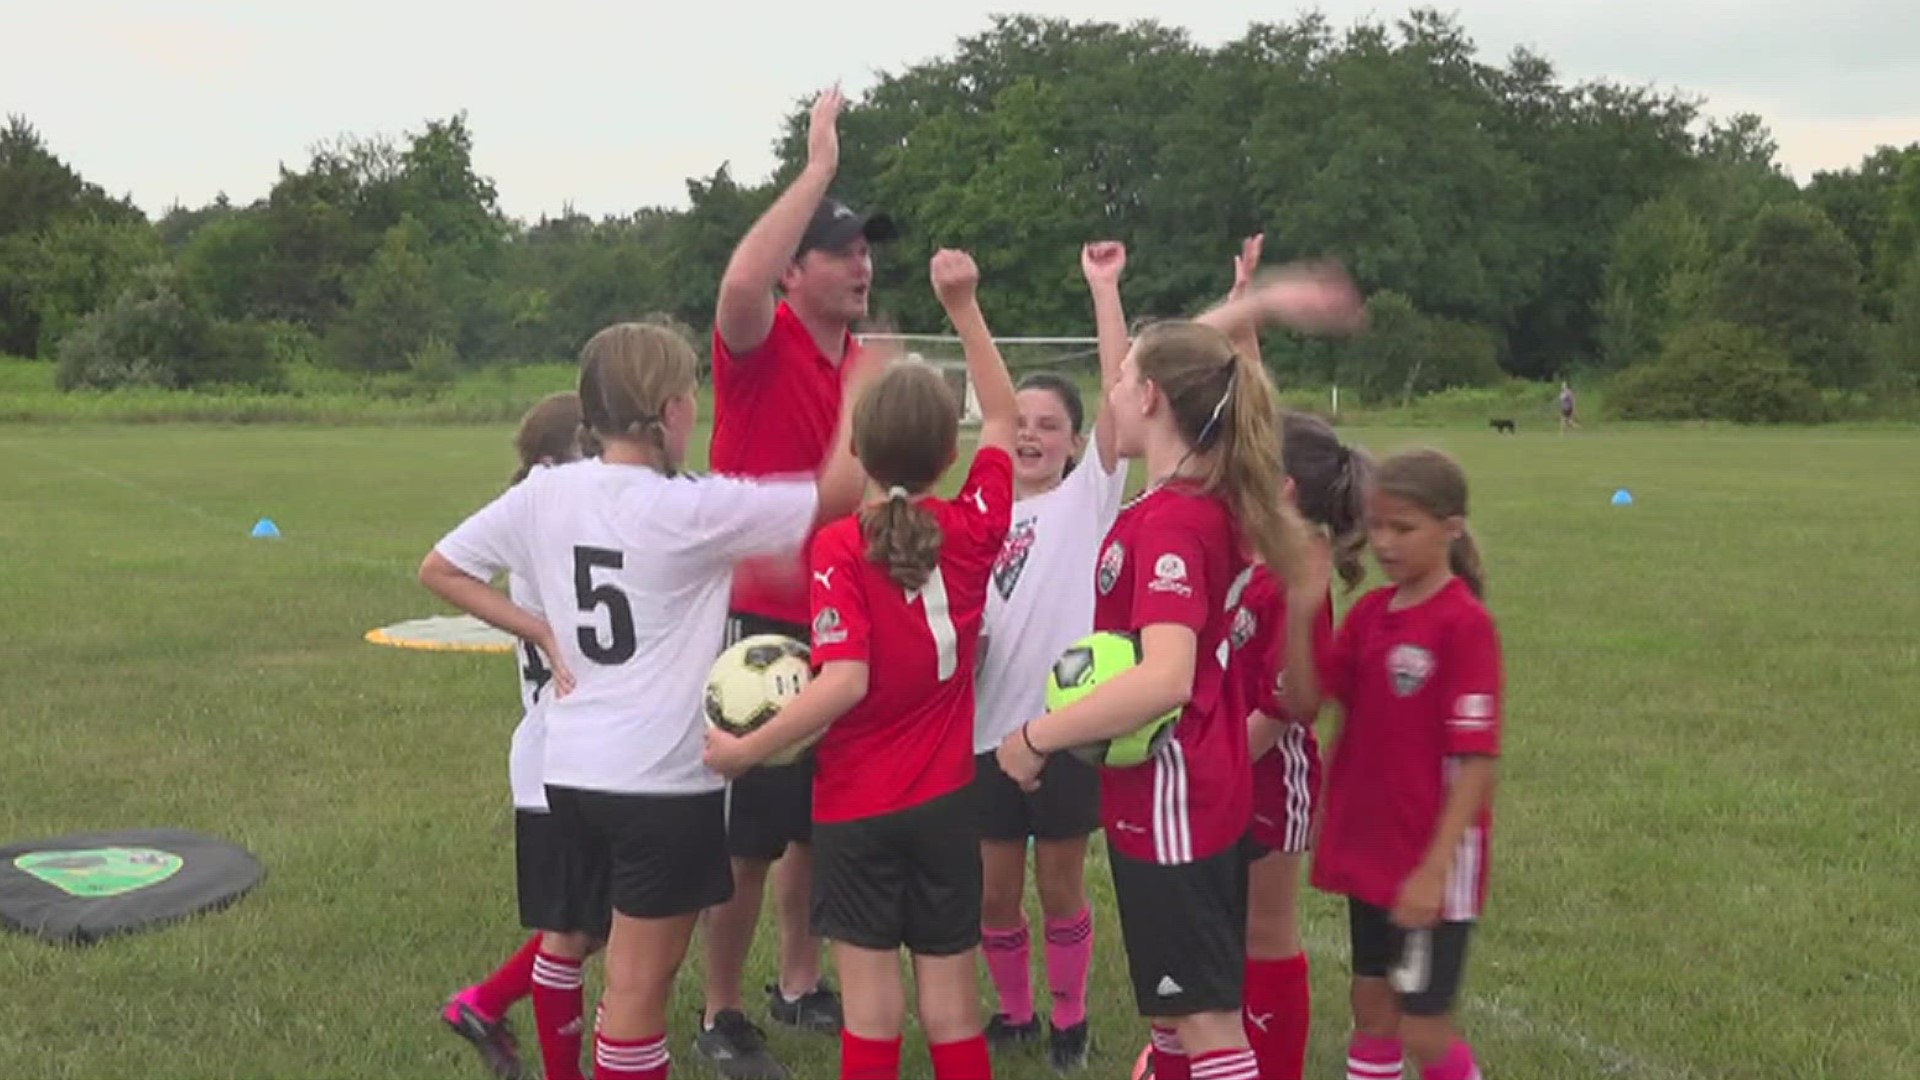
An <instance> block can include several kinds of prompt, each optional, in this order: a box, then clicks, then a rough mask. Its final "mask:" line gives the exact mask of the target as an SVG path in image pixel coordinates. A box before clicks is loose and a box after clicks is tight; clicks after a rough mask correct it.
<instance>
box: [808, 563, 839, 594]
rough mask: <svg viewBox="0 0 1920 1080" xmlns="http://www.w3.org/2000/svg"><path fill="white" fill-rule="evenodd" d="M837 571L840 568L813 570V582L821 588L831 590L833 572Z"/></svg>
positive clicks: (831, 567)
mask: <svg viewBox="0 0 1920 1080" xmlns="http://www.w3.org/2000/svg"><path fill="white" fill-rule="evenodd" d="M838 569H840V568H839V567H837V566H829V567H827V568H826V569H825V570H815V571H814V572H813V580H815V581H817V582H819V583H820V587H821V588H823V589H831V588H833V572H834V571H835V570H838Z"/></svg>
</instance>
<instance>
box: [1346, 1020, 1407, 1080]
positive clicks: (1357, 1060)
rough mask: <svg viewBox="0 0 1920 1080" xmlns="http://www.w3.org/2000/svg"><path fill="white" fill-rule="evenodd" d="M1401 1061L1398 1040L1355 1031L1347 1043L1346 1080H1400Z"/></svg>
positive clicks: (1403, 1066)
mask: <svg viewBox="0 0 1920 1080" xmlns="http://www.w3.org/2000/svg"><path fill="white" fill-rule="evenodd" d="M1403 1060H1404V1059H1403V1058H1402V1055H1401V1052H1400V1040H1399V1039H1383V1038H1381V1037H1379V1036H1378V1035H1363V1034H1361V1033H1360V1032H1358V1031H1356V1032H1354V1033H1353V1039H1352V1041H1351V1042H1349V1043H1347V1080H1401V1073H1402V1070H1403V1069H1404V1068H1405V1065H1404V1064H1403Z"/></svg>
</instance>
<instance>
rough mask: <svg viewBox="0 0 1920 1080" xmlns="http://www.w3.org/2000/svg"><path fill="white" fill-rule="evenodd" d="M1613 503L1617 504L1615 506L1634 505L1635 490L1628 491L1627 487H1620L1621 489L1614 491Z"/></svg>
mask: <svg viewBox="0 0 1920 1080" xmlns="http://www.w3.org/2000/svg"><path fill="white" fill-rule="evenodd" d="M1613 505H1615V506H1632V505H1633V492H1631V491H1628V490H1627V489H1626V488H1621V489H1620V490H1619V491H1616V492H1614V493H1613Z"/></svg>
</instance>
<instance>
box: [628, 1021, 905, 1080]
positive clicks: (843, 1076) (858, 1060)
mask: <svg viewBox="0 0 1920 1080" xmlns="http://www.w3.org/2000/svg"><path fill="white" fill-rule="evenodd" d="M595 1080H598V1078H597V1077H596V1078H595ZM840 1080H900V1037H899V1036H898V1035H896V1036H894V1037H893V1038H891V1039H863V1038H861V1037H860V1036H858V1035H855V1034H854V1033H853V1032H851V1031H848V1030H847V1029H846V1028H844V1027H843V1028H841V1029H840Z"/></svg>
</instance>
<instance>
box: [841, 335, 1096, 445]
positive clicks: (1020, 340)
mask: <svg viewBox="0 0 1920 1080" xmlns="http://www.w3.org/2000/svg"><path fill="white" fill-rule="evenodd" d="M860 342H861V344H862V345H865V346H867V347H869V348H882V349H886V350H888V351H890V352H894V353H897V354H898V355H900V356H903V357H906V358H907V359H910V360H922V361H925V362H926V363H929V364H932V365H933V366H934V367H937V368H939V369H940V370H941V371H942V372H943V373H945V374H946V377H947V382H948V384H949V385H950V386H952V387H953V392H954V396H955V397H957V398H959V399H960V400H962V401H964V402H965V403H966V406H965V411H964V414H963V418H964V420H965V422H966V423H969V424H977V423H979V422H980V399H979V398H978V396H976V395H975V394H974V390H973V384H972V380H970V379H968V378H967V361H966V355H965V353H964V351H963V350H962V349H961V348H960V339H959V338H958V337H956V336H954V335H952V334H861V335H860ZM993 343H994V344H995V345H997V346H999V348H1000V355H1001V357H1003V358H1004V359H1005V360H1006V362H1007V369H1008V370H1009V371H1011V372H1012V373H1013V381H1014V382H1015V383H1018V382H1019V381H1020V379H1021V378H1022V377H1023V376H1025V375H1026V374H1028V373H1029V372H1034V371H1051V372H1055V373H1057V374H1060V375H1064V376H1066V377H1067V378H1070V379H1074V380H1076V381H1078V382H1079V383H1080V384H1081V389H1082V392H1083V393H1086V394H1090V395H1091V396H1092V397H1093V398H1094V399H1096V400H1092V401H1089V402H1088V404H1089V405H1090V406H1093V407H1096V408H1097V407H1098V402H1097V399H1098V397H1099V394H1100V342H1099V339H1098V338H1091V337H997V338H994V339H993Z"/></svg>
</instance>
